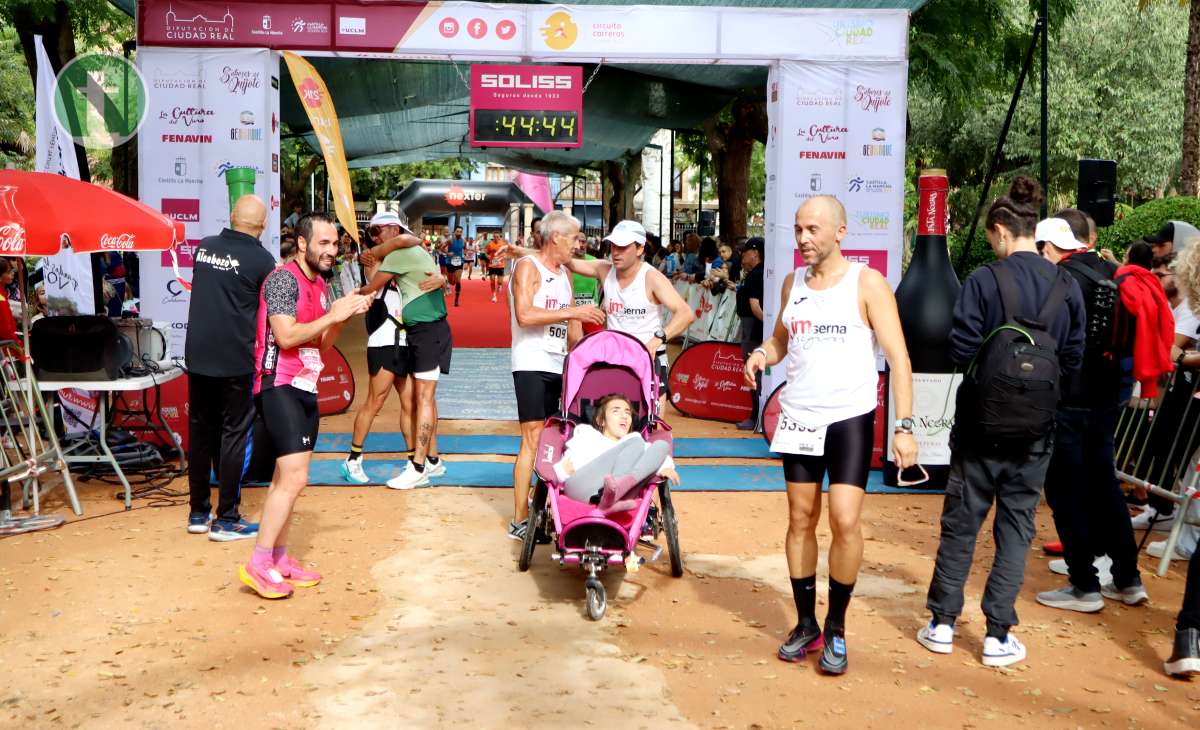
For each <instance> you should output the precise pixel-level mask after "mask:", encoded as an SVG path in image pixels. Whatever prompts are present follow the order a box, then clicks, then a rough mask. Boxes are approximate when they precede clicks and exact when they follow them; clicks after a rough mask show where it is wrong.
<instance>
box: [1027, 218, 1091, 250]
mask: <svg viewBox="0 0 1200 730" xmlns="http://www.w3.org/2000/svg"><path fill="white" fill-rule="evenodd" d="M1034 238H1035V239H1036V240H1037V241H1038V242H1042V241H1045V242H1046V243H1050V244H1053V245H1054V246H1055V248H1060V249H1062V250H1063V251H1079V250H1081V249H1085V248H1087V244H1086V243H1080V242H1079V241H1077V240H1075V234H1074V233H1072V232H1071V226H1070V224H1068V223H1067V222H1066V221H1065V220H1063V219H1062V218H1047V219H1046V220H1044V221H1042V222H1041V223H1038V224H1037V231H1036V233H1035V234H1034Z"/></svg>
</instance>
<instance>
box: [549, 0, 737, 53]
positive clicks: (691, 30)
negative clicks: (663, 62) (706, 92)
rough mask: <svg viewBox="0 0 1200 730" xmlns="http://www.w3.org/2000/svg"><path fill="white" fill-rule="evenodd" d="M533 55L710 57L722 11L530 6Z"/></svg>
mask: <svg viewBox="0 0 1200 730" xmlns="http://www.w3.org/2000/svg"><path fill="white" fill-rule="evenodd" d="M528 13H529V37H528V50H529V53H530V55H532V56H535V57H537V56H543V57H556V58H571V57H576V56H578V57H584V58H598V57H599V58H608V57H616V56H631V55H633V56H642V55H646V54H647V49H653V50H652V51H651V52H650V53H651V55H669V56H672V57H675V58H712V57H714V56H715V55H716V53H717V48H718V42H719V38H720V33H721V31H720V22H721V14H720V12H719V11H718V9H717V8H696V7H683V6H678V7H673V6H665V5H654V6H650V5H636V6H611V5H603V6H574V7H571V6H565V5H550V6H541V5H538V6H530V8H529V10H528Z"/></svg>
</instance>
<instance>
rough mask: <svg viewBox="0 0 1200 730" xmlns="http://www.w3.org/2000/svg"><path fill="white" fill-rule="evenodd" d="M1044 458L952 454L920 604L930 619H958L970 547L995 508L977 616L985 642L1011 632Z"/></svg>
mask: <svg viewBox="0 0 1200 730" xmlns="http://www.w3.org/2000/svg"><path fill="white" fill-rule="evenodd" d="M1051 451H1052V445H1051V444H1050V443H1039V444H1037V445H1035V446H1033V447H1031V448H1030V449H1029V450H1027V451H1025V452H1018V453H1012V452H1007V453H994V452H989V450H986V449H975V448H955V449H954V451H953V452H952V454H951V457H950V478H949V480H948V482H947V484H946V500H945V502H944V503H943V505H942V537H941V542H940V544H939V545H938V552H937V562H936V563H935V564H934V568H933V581H932V582H931V583H930V585H929V596H928V601H927V603H926V605H927V606H928V608H929V610H930V611H932V612H933V615H934V618H935V620H937V621H939V622H945V623H950V624H953V623H954V620H955V619H957V618H958V616H959V615H960V614H961V613H962V608H963V585H964V584H965V583H966V582H967V574H968V573H970V571H971V561H972V559H973V558H974V556H975V541H976V539H977V538H978V537H979V530H980V528H981V527H982V526H983V521H984V520H985V519H986V518H987V515H988V511H989V510H990V509H991V507H992V503H993V502H995V503H996V517H995V520H994V521H993V524H992V536H993V538H994V539H995V543H996V555H995V557H994V558H993V559H992V569H991V572H990V573H989V574H988V580H987V587H986V588H985V589H984V591H983V601H982V605H983V614H984V616H985V617H987V628H988V634H989V635H992V636H998V637H1003V636H1006V635H1007V633H1008V628H1009V627H1010V626H1016V625H1017V623H1018V621H1017V611H1016V608H1015V604H1016V601H1017V594H1018V593H1019V592H1020V591H1021V585H1022V584H1023V583H1024V582H1025V558H1026V556H1027V555H1028V554H1029V543H1030V542H1031V541H1032V540H1033V535H1034V530H1035V528H1034V521H1033V520H1034V515H1035V513H1036V512H1037V508H1038V503H1039V502H1040V501H1041V497H1042V483H1043V482H1044V481H1045V477H1046V468H1047V467H1048V466H1049V465H1050V453H1051Z"/></svg>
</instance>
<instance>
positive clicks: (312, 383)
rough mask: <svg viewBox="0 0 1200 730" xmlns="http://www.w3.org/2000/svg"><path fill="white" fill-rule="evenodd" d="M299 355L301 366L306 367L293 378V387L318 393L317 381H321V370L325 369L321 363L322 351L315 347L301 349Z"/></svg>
mask: <svg viewBox="0 0 1200 730" xmlns="http://www.w3.org/2000/svg"><path fill="white" fill-rule="evenodd" d="M299 354H300V364H301V365H303V366H304V367H303V369H302V370H301V371H300V372H298V373H296V374H295V375H293V376H292V387H293V388H299V389H300V390H303V391H305V392H308V393H316V392H317V381H319V380H320V379H321V370H323V369H324V367H325V364H324V363H323V362H322V361H321V351H320V350H319V349H317V348H315V347H301V348H300V353H299Z"/></svg>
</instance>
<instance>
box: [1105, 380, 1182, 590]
mask: <svg viewBox="0 0 1200 730" xmlns="http://www.w3.org/2000/svg"><path fill="white" fill-rule="evenodd" d="M1198 394H1200V370H1197V369H1194V368H1184V367H1179V368H1177V369H1176V370H1175V372H1174V373H1172V374H1171V376H1170V378H1169V380H1168V381H1167V386H1166V387H1165V388H1164V389H1163V390H1162V395H1161V397H1160V398H1159V399H1157V400H1147V399H1143V398H1134V399H1132V400H1130V402H1129V403H1128V404H1127V406H1126V407H1125V409H1124V410H1123V411H1122V413H1121V415H1120V418H1119V419H1118V421H1117V430H1116V435H1115V445H1116V467H1117V476H1118V477H1119V478H1120V479H1121V480H1122V481H1124V482H1127V483H1129V484H1134V485H1136V486H1140V487H1144V488H1145V489H1146V490H1147V491H1149V492H1150V493H1151V494H1154V495H1156V496H1158V497H1161V498H1163V499H1166V500H1169V501H1171V502H1173V503H1174V504H1175V516H1174V518H1173V520H1172V522H1171V531H1170V532H1169V533H1168V536H1167V546H1166V550H1164V551H1163V557H1162V559H1161V560H1160V561H1159V564H1158V575H1159V576H1160V577H1161V576H1164V575H1166V574H1167V568H1168V566H1169V565H1170V561H1171V556H1172V555H1173V554H1174V552H1175V546H1176V544H1177V543H1178V542H1179V533H1180V531H1181V530H1182V529H1183V526H1184V525H1185V524H1188V525H1194V526H1200V492H1197V481H1198V479H1200V401H1198V400H1197V396H1198ZM1152 529H1153V525H1150V526H1149V527H1148V530H1152ZM1143 542H1144V540H1143Z"/></svg>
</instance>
